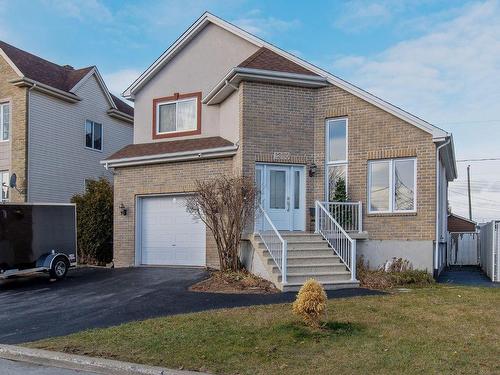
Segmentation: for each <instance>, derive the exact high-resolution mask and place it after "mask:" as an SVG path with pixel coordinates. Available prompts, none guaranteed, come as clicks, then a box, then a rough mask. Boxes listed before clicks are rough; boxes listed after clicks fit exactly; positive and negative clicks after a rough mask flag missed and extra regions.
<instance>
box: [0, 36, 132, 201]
mask: <svg viewBox="0 0 500 375" xmlns="http://www.w3.org/2000/svg"><path fill="white" fill-rule="evenodd" d="M0 55H1V57H0V138H1V139H0V171H1V177H2V186H3V189H2V190H3V196H2V198H3V200H4V201H5V200H8V201H11V202H68V201H69V200H70V199H71V197H72V195H73V194H75V193H82V192H83V191H84V188H85V181H86V180H89V179H96V178H99V177H101V176H106V177H108V178H111V176H112V175H111V173H109V172H107V171H105V170H103V168H102V166H101V165H100V164H99V161H100V160H102V159H103V158H105V157H107V156H108V155H110V154H112V153H114V152H116V151H117V150H119V149H120V148H122V147H124V146H125V145H127V144H129V143H130V142H132V137H133V116H134V112H133V108H132V107H131V106H129V105H128V104H126V103H125V102H123V101H122V100H120V99H118V98H117V97H114V96H113V95H111V94H110V93H109V91H108V89H107V88H106V85H105V84H104V81H103V80H102V77H101V75H100V74H99V71H98V70H97V68H96V67H95V66H90V67H87V68H82V69H74V68H72V67H71V66H68V65H65V66H61V65H57V64H54V63H51V62H49V61H47V60H44V59H42V58H40V57H38V56H35V55H32V54H30V53H28V52H25V51H22V50H20V49H18V48H16V47H13V46H11V45H9V44H7V43H4V42H1V41H0ZM14 173H15V174H16V176H17V189H9V188H8V181H9V176H10V175H12V174H14Z"/></svg>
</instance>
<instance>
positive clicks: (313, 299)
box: [292, 279, 327, 328]
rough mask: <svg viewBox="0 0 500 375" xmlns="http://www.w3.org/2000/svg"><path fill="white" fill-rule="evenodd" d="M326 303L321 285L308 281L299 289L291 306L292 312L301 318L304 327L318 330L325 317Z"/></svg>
mask: <svg viewBox="0 0 500 375" xmlns="http://www.w3.org/2000/svg"><path fill="white" fill-rule="evenodd" d="M326 301H327V297H326V293H325V290H324V289H323V287H322V286H321V284H320V283H318V282H317V281H316V280H314V279H309V280H307V281H306V283H305V284H304V285H303V286H302V288H300V290H299V293H298V294H297V299H296V300H295V302H294V303H293V305H292V311H293V313H294V314H295V315H297V316H299V317H300V318H302V319H303V321H304V323H305V324H306V325H308V326H310V327H313V328H318V327H319V325H320V323H321V319H322V318H323V317H325V316H326Z"/></svg>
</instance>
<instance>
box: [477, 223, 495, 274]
mask: <svg viewBox="0 0 500 375" xmlns="http://www.w3.org/2000/svg"><path fill="white" fill-rule="evenodd" d="M499 226H500V222H499V221H491V222H489V223H488V224H484V225H481V226H480V229H479V262H480V264H481V268H482V269H483V271H484V272H485V273H486V275H488V277H489V278H490V279H491V281H496V282H500V264H499V263H500V256H499V254H498V252H499V250H500V235H499V234H500V233H499V230H498V229H499Z"/></svg>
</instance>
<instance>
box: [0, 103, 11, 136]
mask: <svg viewBox="0 0 500 375" xmlns="http://www.w3.org/2000/svg"><path fill="white" fill-rule="evenodd" d="M9 136H10V104H9V103H2V104H0V140H2V141H8V140H9Z"/></svg>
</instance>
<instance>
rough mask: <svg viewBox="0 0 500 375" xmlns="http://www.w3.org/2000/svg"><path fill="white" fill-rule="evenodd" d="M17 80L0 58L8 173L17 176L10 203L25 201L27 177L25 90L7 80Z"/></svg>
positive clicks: (8, 66)
mask: <svg viewBox="0 0 500 375" xmlns="http://www.w3.org/2000/svg"><path fill="white" fill-rule="evenodd" d="M15 78H18V76H17V74H16V73H15V72H14V70H13V69H12V68H11V67H10V65H9V64H7V62H6V61H5V60H4V59H3V58H0V100H1V102H3V103H5V102H9V103H10V111H11V118H10V120H11V121H10V141H9V146H10V162H9V163H8V165H9V168H8V169H9V173H10V174H12V173H15V174H16V175H17V185H18V189H19V190H20V191H21V192H19V191H17V190H16V189H10V192H9V194H10V201H11V202H24V201H26V187H27V186H26V177H27V168H28V167H27V152H28V149H27V127H26V124H27V111H26V108H27V107H26V103H27V95H28V90H27V89H26V88H19V87H16V86H14V85H12V83H10V82H8V81H9V80H12V79H15Z"/></svg>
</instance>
